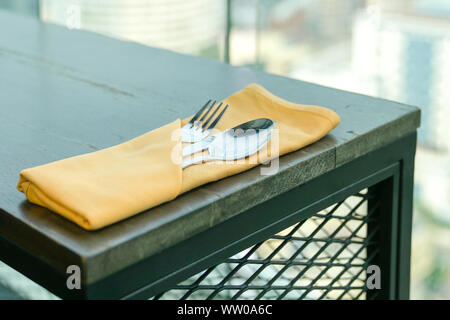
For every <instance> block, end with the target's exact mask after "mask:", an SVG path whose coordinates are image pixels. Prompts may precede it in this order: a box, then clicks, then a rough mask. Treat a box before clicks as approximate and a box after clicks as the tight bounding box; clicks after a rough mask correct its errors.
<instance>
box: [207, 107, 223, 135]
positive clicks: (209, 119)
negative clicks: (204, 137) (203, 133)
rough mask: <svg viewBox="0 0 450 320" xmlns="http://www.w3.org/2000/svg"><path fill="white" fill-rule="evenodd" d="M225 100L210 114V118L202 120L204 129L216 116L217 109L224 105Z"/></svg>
mask: <svg viewBox="0 0 450 320" xmlns="http://www.w3.org/2000/svg"><path fill="white" fill-rule="evenodd" d="M222 104H223V102H221V103H220V104H219V105H218V106H217V108H216V109H215V110H214V112H213V113H212V114H211V115H210V116H209V118H208V120H206V121H205V122H202V130H203V129H205V128H206V126H207V125H208V123H209V122H210V121H211V120H212V118H214V116H215V115H216V113H217V111H219V109H220V107H221V106H222Z"/></svg>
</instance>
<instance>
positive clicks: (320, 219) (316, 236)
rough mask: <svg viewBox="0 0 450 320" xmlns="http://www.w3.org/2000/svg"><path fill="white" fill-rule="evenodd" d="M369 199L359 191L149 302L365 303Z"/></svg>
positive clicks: (374, 230) (373, 207) (372, 238)
mask: <svg viewBox="0 0 450 320" xmlns="http://www.w3.org/2000/svg"><path fill="white" fill-rule="evenodd" d="M369 198H370V195H369V193H368V192H367V190H362V191H361V192H359V193H357V194H355V195H352V196H350V197H348V198H347V199H345V200H344V201H342V202H339V203H336V204H334V205H333V206H331V207H329V208H327V209H325V210H323V211H320V212H318V213H316V214H315V215H313V216H312V217H310V218H309V219H307V220H305V221H302V222H299V223H297V224H295V225H292V226H291V227H289V228H287V229H285V230H283V231H281V232H279V233H278V234H276V235H273V236H272V237H270V238H269V239H267V240H265V241H263V242H260V243H258V244H256V245H254V246H252V247H250V248H248V249H246V250H244V251H242V252H239V253H238V254H235V255H234V256H232V257H230V258H228V259H226V260H225V261H223V262H222V263H220V264H217V265H215V266H212V267H210V268H208V269H206V270H203V271H202V272H200V273H198V274H196V275H195V276H193V277H191V278H189V279H187V280H185V281H183V282H181V283H180V284H178V285H176V286H175V287H174V288H172V289H170V290H168V291H165V292H163V293H161V294H159V295H157V296H155V297H153V298H154V299H243V300H254V299H365V298H367V295H366V293H367V292H366V291H367V288H366V286H365V279H366V269H367V266H369V265H370V264H371V262H373V260H374V257H375V256H376V255H377V249H376V248H377V245H376V243H375V241H376V240H375V239H376V237H375V234H376V233H377V230H378V225H377V224H376V221H375V220H374V215H375V213H374V212H376V208H377V203H376V202H375V204H374V202H373V200H372V202H371V208H370V210H368V200H369ZM369 222H370V226H371V227H370V229H369V228H368V223H369ZM368 246H371V248H374V249H372V250H369V252H368V250H367V249H368Z"/></svg>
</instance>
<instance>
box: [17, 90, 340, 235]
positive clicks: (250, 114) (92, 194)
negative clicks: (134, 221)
mask: <svg viewBox="0 0 450 320" xmlns="http://www.w3.org/2000/svg"><path fill="white" fill-rule="evenodd" d="M224 102H225V103H227V104H229V105H230V107H229V108H228V110H227V112H226V113H225V114H224V116H223V117H222V119H221V121H220V122H219V124H218V126H217V129H218V130H221V131H222V130H226V129H229V128H232V127H234V126H236V125H239V124H241V123H243V122H246V121H250V120H253V119H257V118H269V119H272V120H276V121H278V124H277V126H276V129H279V131H278V142H279V154H280V155H283V154H286V153H289V152H292V151H294V150H298V149H300V148H302V147H304V146H306V145H309V144H311V143H313V142H314V141H317V140H319V139H320V138H322V137H323V136H325V135H326V134H327V133H328V132H330V131H331V130H332V129H333V128H335V127H336V126H337V125H338V124H339V122H340V119H339V116H338V115H337V114H336V113H335V112H333V111H331V110H329V109H327V108H323V107H319V106H311V105H300V104H294V103H291V102H288V101H286V100H283V99H281V98H279V97H276V96H274V95H273V94H271V93H270V92H268V91H267V90H266V89H264V88H263V87H261V86H259V85H256V84H251V85H249V86H247V87H246V88H244V89H243V90H241V91H239V92H237V93H235V94H233V95H232V96H230V97H228V98H227V99H225V100H224ZM187 121H189V119H185V120H183V121H181V120H176V121H174V122H172V123H169V124H167V125H165V126H163V127H161V128H158V129H155V130H153V131H150V132H148V133H146V134H144V135H142V136H139V137H137V138H134V139H132V140H130V141H127V142H125V143H122V144H119V145H116V146H113V147H110V148H107V149H103V150H100V151H97V152H92V153H88V154H84V155H80V156H76V157H72V158H68V159H64V160H59V161H56V162H52V163H49V164H44V165H41V166H38V167H34V168H29V169H25V170H23V171H22V172H21V173H20V179H19V182H18V185H17V188H18V190H19V191H21V192H23V193H25V195H26V197H27V198H28V200H29V201H30V202H32V203H35V204H38V205H40V206H43V207H46V208H48V209H50V210H52V211H54V212H56V213H59V214H60V215H62V216H64V217H66V218H67V219H70V220H72V221H73V222H75V223H76V224H78V225H79V226H81V227H82V228H84V229H87V230H95V229H99V228H102V227H105V226H107V225H110V224H112V223H115V222H117V221H120V220H122V219H125V218H128V217H130V216H133V215H135V214H137V213H139V212H142V211H144V210H146V209H149V208H152V207H154V206H156V205H159V204H161V203H164V202H167V201H170V200H172V199H174V198H176V197H177V196H178V195H179V194H182V193H184V192H186V191H189V190H191V189H193V188H195V187H198V186H200V185H203V184H205V183H208V182H211V181H215V180H219V179H222V178H225V177H227V176H231V175H234V174H237V173H239V172H242V171H244V170H248V169H250V168H251V167H254V166H256V165H257V164H258V163H256V162H255V161H253V162H252V161H245V162H242V161H241V162H239V163H224V162H222V161H213V162H206V163H201V164H197V165H193V166H190V167H188V168H186V169H184V170H182V168H181V161H180V159H179V158H180V157H181V155H180V154H181V148H182V143H181V138H180V134H179V132H180V128H181V127H182V126H183V125H184V124H185V123H187ZM268 158H270V153H269V155H268V156H267V157H266V158H261V159H258V161H259V162H261V161H264V160H267V159H268Z"/></svg>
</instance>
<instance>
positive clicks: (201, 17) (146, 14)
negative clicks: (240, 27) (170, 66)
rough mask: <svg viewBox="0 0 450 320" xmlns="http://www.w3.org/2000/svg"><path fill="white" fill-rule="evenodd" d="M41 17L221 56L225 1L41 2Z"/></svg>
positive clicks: (152, 44) (186, 50) (163, 45)
mask: <svg viewBox="0 0 450 320" xmlns="http://www.w3.org/2000/svg"><path fill="white" fill-rule="evenodd" d="M40 17H41V19H42V20H43V21H45V22H51V23H57V24H61V25H64V26H67V27H68V28H71V29H83V30H88V31H93V32H97V33H101V34H104V35H108V36H112V37H115V38H119V39H125V40H131V41H135V42H139V43H142V44H145V45H151V46H155V47H162V48H166V49H171V50H174V51H177V52H182V53H188V54H196V55H206V56H211V57H214V58H220V53H221V52H222V51H223V50H222V48H223V43H224V38H223V35H224V30H225V1H224V0H217V1H209V0H189V1H185V0H41V1H40Z"/></svg>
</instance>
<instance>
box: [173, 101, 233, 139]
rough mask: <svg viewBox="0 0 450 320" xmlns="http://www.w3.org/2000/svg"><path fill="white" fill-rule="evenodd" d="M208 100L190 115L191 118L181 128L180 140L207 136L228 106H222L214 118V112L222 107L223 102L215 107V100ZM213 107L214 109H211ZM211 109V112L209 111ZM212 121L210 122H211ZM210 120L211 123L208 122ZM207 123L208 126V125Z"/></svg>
mask: <svg viewBox="0 0 450 320" xmlns="http://www.w3.org/2000/svg"><path fill="white" fill-rule="evenodd" d="M211 101H212V100H208V102H207V103H206V104H205V105H204V106H203V107H202V108H201V109H200V110H199V111H198V112H197V113H196V114H195V115H194V116H193V117H192V119H191V120H190V121H189V122H188V123H186V124H185V125H184V126H183V128H181V141H183V142H198V141H200V140H202V139H203V138H205V137H207V136H208V135H209V133H210V132H211V131H212V130H213V129H214V128H215V127H216V125H217V123H218V122H219V121H220V119H221V118H222V116H223V114H224V113H225V111H226V110H227V108H228V104H227V105H226V106H225V107H224V108H222V111H221V112H220V113H219V114H218V115H217V117H215V118H214V116H215V115H216V113H217V112H218V111H219V109H220V108H221V107H222V105H223V102H221V103H219V105H218V106H216V107H215V105H216V101H215V100H214V102H213V103H211ZM213 109H214V111H212V110H213ZM211 111H212V113H211ZM211 121H212V122H211ZM210 122H211V124H210ZM208 125H209V126H208Z"/></svg>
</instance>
